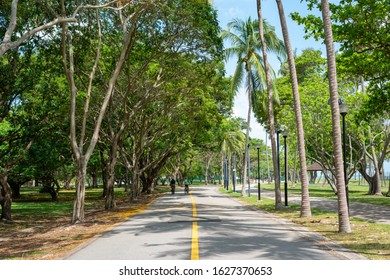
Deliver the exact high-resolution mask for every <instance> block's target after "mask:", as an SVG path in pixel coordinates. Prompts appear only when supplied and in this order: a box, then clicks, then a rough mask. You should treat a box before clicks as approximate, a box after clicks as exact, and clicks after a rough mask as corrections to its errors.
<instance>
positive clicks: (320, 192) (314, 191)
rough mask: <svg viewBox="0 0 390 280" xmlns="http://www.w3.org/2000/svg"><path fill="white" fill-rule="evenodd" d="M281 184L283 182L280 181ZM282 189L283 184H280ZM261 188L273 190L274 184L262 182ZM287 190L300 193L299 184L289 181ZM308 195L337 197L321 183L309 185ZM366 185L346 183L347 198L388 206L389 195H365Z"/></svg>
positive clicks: (327, 186) (385, 190)
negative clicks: (293, 185) (293, 184)
mask: <svg viewBox="0 0 390 280" xmlns="http://www.w3.org/2000/svg"><path fill="white" fill-rule="evenodd" d="M282 184H283V182H282ZM281 187H282V189H283V187H284V186H283V185H282V186H281ZM261 188H262V189H263V190H272V191H273V190H274V188H275V187H274V184H262V185H261ZM288 192H289V193H292V194H301V186H300V184H296V186H295V187H294V188H293V187H291V183H290V182H289V185H288ZM309 192H310V196H313V197H323V198H329V199H337V195H336V194H335V193H334V192H333V190H332V189H331V187H330V186H329V185H325V186H323V185H322V184H314V185H309ZM367 192H368V186H359V185H358V182H350V184H349V185H348V193H349V200H350V201H353V202H362V203H371V204H375V205H388V206H390V197H388V196H385V195H383V196H377V195H367ZM382 192H383V193H384V194H385V192H387V189H383V190H382Z"/></svg>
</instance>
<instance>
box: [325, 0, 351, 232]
mask: <svg viewBox="0 0 390 280" xmlns="http://www.w3.org/2000/svg"><path fill="white" fill-rule="evenodd" d="M321 9H322V19H323V22H324V33H325V45H326V54H327V59H328V79H329V91H330V101H331V108H332V131H333V157H334V164H335V169H336V181H337V183H336V184H337V198H338V199H337V200H338V210H339V211H338V215H339V232H340V233H349V232H351V225H350V223H349V213H348V205H347V197H346V190H345V179H344V168H343V154H342V147H341V129H340V111H339V103H338V102H339V94H338V85H337V72H336V59H335V53H334V43H333V33H332V23H331V20H330V11H329V2H328V1H327V0H321Z"/></svg>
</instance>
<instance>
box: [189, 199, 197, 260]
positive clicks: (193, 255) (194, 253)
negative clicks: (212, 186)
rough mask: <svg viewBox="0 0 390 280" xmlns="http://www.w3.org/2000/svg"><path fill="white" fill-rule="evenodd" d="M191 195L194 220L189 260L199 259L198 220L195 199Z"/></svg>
mask: <svg viewBox="0 0 390 280" xmlns="http://www.w3.org/2000/svg"><path fill="white" fill-rule="evenodd" d="M190 196H191V203H192V217H193V218H194V221H193V222H192V241H191V260H199V240H198V222H197V221H196V204H195V199H194V197H193V196H192V193H191V194H190Z"/></svg>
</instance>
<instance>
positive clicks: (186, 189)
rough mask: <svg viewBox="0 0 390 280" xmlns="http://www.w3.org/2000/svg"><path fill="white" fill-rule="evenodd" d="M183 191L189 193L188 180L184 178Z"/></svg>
mask: <svg viewBox="0 0 390 280" xmlns="http://www.w3.org/2000/svg"><path fill="white" fill-rule="evenodd" d="M184 193H185V194H189V193H190V188H189V186H188V181H187V179H184Z"/></svg>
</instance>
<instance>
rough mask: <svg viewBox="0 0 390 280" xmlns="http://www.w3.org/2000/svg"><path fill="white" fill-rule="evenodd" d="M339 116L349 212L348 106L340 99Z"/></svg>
mask: <svg viewBox="0 0 390 280" xmlns="http://www.w3.org/2000/svg"><path fill="white" fill-rule="evenodd" d="M339 109H340V115H341V117H342V119H343V163H344V164H343V166H344V182H345V195H346V198H347V207H348V212H349V191H348V180H347V157H346V151H347V146H346V133H345V116H346V115H347V113H348V104H347V103H345V102H344V100H343V99H342V98H340V99H339Z"/></svg>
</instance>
